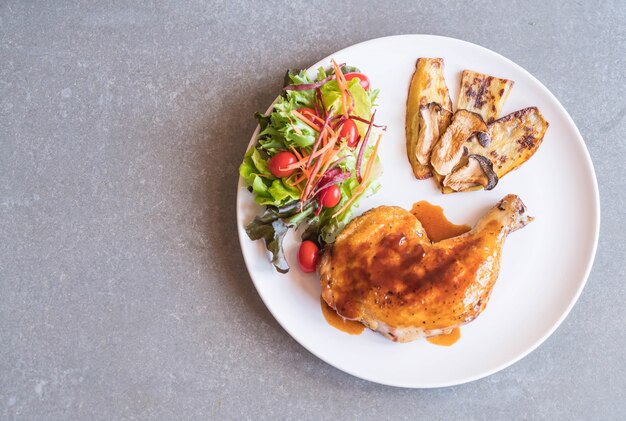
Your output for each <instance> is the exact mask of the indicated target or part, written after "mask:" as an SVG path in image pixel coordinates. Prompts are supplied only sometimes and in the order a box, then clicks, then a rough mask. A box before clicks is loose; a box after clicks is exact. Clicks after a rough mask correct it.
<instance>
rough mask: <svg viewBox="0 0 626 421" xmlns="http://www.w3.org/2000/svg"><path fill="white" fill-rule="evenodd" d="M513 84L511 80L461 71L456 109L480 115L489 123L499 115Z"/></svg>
mask: <svg viewBox="0 0 626 421" xmlns="http://www.w3.org/2000/svg"><path fill="white" fill-rule="evenodd" d="M513 83H514V82H513V81H512V80H508V79H501V78H498V77H494V76H489V75H486V74H483V73H478V72H474V71H471V70H463V76H462V79H461V91H460V93H459V100H458V101H457V104H456V107H457V108H458V109H459V110H468V111H472V112H475V113H477V114H480V116H481V117H482V118H483V120H485V121H486V122H487V123H491V122H492V121H494V120H495V119H496V118H498V115H500V111H501V110H502V107H504V103H505V102H506V99H507V97H508V96H509V93H510V92H511V89H512V88H513Z"/></svg>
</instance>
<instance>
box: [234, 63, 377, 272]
mask: <svg viewBox="0 0 626 421" xmlns="http://www.w3.org/2000/svg"><path fill="white" fill-rule="evenodd" d="M377 95H378V90H376V89H371V88H370V80H369V78H368V77H367V76H366V75H364V74H363V73H361V72H360V70H359V69H357V68H354V67H350V66H346V65H338V64H337V63H336V62H335V61H334V60H331V66H329V67H328V68H326V69H325V68H322V67H320V68H319V69H318V71H317V74H316V75H314V76H312V75H310V74H309V73H308V72H307V71H306V70H301V71H292V70H290V71H288V72H287V74H286V76H285V86H284V87H283V93H282V94H281V95H280V96H279V97H278V98H277V99H276V101H275V102H274V104H273V105H272V108H271V110H270V112H269V114H267V115H263V114H260V113H257V114H256V118H257V120H258V121H259V128H260V131H259V134H258V136H257V139H256V141H255V142H254V144H253V145H252V146H251V147H250V149H249V150H248V151H247V152H246V154H245V156H244V160H243V163H242V164H241V166H240V168H239V173H240V175H241V177H242V178H243V180H244V181H245V183H246V185H247V186H248V189H249V190H250V191H251V192H252V194H254V197H255V201H256V203H258V204H259V205H263V206H265V210H264V211H263V212H262V213H261V214H260V215H258V216H256V217H255V218H254V220H253V221H252V222H250V223H249V224H248V225H247V226H246V233H247V234H248V236H249V237H250V239H251V240H260V239H263V240H264V242H265V245H266V247H267V250H268V251H269V252H270V253H271V255H272V258H271V260H272V263H273V265H274V267H275V268H276V270H278V271H279V272H281V273H286V272H287V271H288V270H289V266H288V264H287V261H286V259H285V256H284V251H283V247H282V242H283V238H284V237H285V234H286V233H287V231H288V230H289V229H291V228H293V229H298V228H300V227H304V228H305V229H304V232H303V234H302V237H303V238H302V239H303V242H302V244H301V247H300V250H299V254H298V257H299V258H298V260H299V263H300V267H301V269H302V270H303V271H305V272H314V271H315V268H316V265H317V256H318V250H319V247H320V246H323V245H324V244H326V243H327V242H331V241H333V240H334V239H335V236H336V235H337V233H338V232H339V231H340V230H341V228H343V227H344V226H345V225H346V223H348V222H349V221H350V219H351V217H352V210H353V208H354V207H355V206H357V203H358V201H359V199H361V198H362V197H363V196H364V195H368V194H372V193H374V192H375V191H376V190H377V189H378V188H379V187H380V184H379V182H378V181H377V178H378V176H379V175H380V174H381V172H382V168H381V165H380V162H379V159H378V156H377V151H378V145H379V143H380V140H381V137H382V131H383V130H384V127H382V126H379V125H377V124H375V123H374V118H375V114H376V113H375V111H373V106H374V101H375V99H376V96H377Z"/></svg>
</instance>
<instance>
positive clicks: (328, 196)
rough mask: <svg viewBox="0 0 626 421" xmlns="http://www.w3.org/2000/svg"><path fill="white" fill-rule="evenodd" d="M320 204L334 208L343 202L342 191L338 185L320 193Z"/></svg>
mask: <svg viewBox="0 0 626 421" xmlns="http://www.w3.org/2000/svg"><path fill="white" fill-rule="evenodd" d="M319 197H320V203H321V204H322V206H324V207H325V208H334V207H335V206H337V203H339V201H340V200H341V190H339V187H337V185H336V184H333V185H332V186H328V187H326V188H325V189H324V190H322V191H321V192H320V196H319Z"/></svg>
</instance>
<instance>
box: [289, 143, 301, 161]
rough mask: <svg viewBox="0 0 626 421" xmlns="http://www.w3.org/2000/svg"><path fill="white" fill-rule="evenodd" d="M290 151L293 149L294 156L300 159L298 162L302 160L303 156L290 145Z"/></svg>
mask: <svg viewBox="0 0 626 421" xmlns="http://www.w3.org/2000/svg"><path fill="white" fill-rule="evenodd" d="M289 149H291V152H293V154H294V155H295V156H296V158H298V161H299V160H301V159H302V155H301V154H300V152H298V150H297V149H296V148H294V147H293V146H291V145H289Z"/></svg>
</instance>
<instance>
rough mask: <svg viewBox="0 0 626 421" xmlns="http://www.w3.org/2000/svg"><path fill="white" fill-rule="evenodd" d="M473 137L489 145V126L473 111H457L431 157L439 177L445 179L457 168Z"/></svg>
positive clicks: (431, 162)
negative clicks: (465, 147)
mask: <svg viewBox="0 0 626 421" xmlns="http://www.w3.org/2000/svg"><path fill="white" fill-rule="evenodd" d="M479 134H480V135H479ZM473 135H476V136H477V137H478V139H482V141H481V143H488V141H487V139H486V137H487V136H488V132H487V125H486V124H485V122H484V121H483V119H482V117H481V116H480V115H478V114H476V113H473V112H471V111H467V110H457V111H456V112H455V113H454V116H453V117H452V123H450V125H449V126H448V128H447V129H446V131H445V132H444V133H443V134H442V135H441V137H440V138H439V141H438V142H437V144H436V145H435V147H434V148H433V150H432V153H431V156H430V164H431V165H432V167H433V169H434V170H435V171H436V172H437V174H438V175H440V176H442V177H445V176H446V175H448V174H450V173H451V172H452V171H453V170H454V169H455V168H456V167H457V165H458V164H459V162H460V161H461V158H462V157H463V146H464V145H465V143H466V141H467V140H468V139H469V138H470V137H472V136H473Z"/></svg>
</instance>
